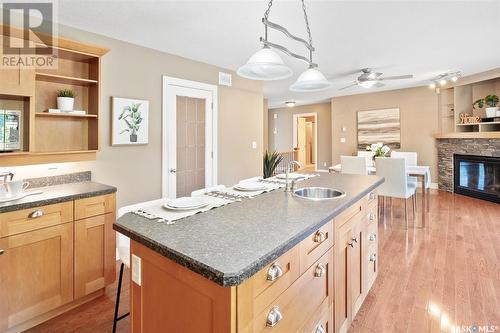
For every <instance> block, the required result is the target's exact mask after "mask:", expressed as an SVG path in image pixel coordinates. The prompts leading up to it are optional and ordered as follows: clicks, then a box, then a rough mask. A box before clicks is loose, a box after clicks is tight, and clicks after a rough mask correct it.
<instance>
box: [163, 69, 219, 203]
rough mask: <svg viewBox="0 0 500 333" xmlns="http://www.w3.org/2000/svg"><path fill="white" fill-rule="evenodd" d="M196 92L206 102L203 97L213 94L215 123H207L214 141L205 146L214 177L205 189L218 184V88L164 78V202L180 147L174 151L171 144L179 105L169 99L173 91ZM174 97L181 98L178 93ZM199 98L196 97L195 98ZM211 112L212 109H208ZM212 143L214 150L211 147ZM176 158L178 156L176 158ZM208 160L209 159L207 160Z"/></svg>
mask: <svg viewBox="0 0 500 333" xmlns="http://www.w3.org/2000/svg"><path fill="white" fill-rule="evenodd" d="M176 88H177V89H178V90H182V89H194V90H199V91H200V98H203V97H205V96H203V93H204V94H205V95H206V93H207V92H209V93H211V94H212V105H211V108H212V110H211V111H212V117H211V118H212V119H211V121H207V120H208V119H207V118H205V126H206V128H205V138H210V140H208V141H209V142H206V143H205V147H206V148H205V166H206V170H205V175H209V176H210V177H205V186H206V187H210V186H215V185H216V184H217V170H218V168H217V156H218V151H217V133H218V131H217V119H218V113H217V110H218V97H217V86H216V85H213V84H208V83H202V82H197V81H190V80H184V79H179V78H175V77H170V76H165V75H163V76H162V158H161V161H162V170H161V173H162V198H166V197H168V192H169V190H170V189H171V184H169V180H168V172H169V169H170V167H169V163H171V162H170V160H171V156H172V155H171V153H172V152H173V153H174V154H176V149H177V147H174V145H173V143H172V142H169V138H168V136H169V133H170V131H172V130H175V129H176V126H177V122H176V111H177V110H176V109H175V108H174V107H173V106H174V105H175V100H171V98H169V97H170V96H172V95H170V94H169V92H170V91H171V90H170V89H176ZM173 96H177V95H176V94H175V93H174V95H173ZM192 97H196V96H192ZM207 108H208V105H207ZM207 143H210V144H211V147H210V146H209V145H208V144H207ZM207 148H211V153H208V152H207V150H208V149H207ZM174 156H175V155H174ZM207 157H208V158H207ZM174 160H175V158H174ZM210 160H211V161H212V163H207V161H210Z"/></svg>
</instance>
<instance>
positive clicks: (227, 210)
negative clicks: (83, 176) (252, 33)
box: [113, 173, 384, 287]
mask: <svg viewBox="0 0 500 333" xmlns="http://www.w3.org/2000/svg"><path fill="white" fill-rule="evenodd" d="M383 181H384V180H383V178H380V177H377V176H360V175H348V174H327V173H324V174H322V175H321V176H319V177H314V178H310V179H308V180H305V181H301V182H298V183H297V188H301V187H307V186H323V187H333V188H337V189H341V190H343V191H345V192H346V196H345V197H343V198H340V199H334V200H324V201H312V200H307V199H303V198H298V197H295V196H292V195H291V194H290V193H285V192H284V191H283V189H278V190H276V191H273V192H269V193H265V194H262V195H259V196H257V197H255V198H254V199H244V200H243V201H242V202H236V203H232V204H229V205H227V206H224V207H220V208H216V209H213V210H210V211H207V212H204V213H201V214H197V215H194V216H191V217H188V218H185V219H182V220H178V221H176V223H175V224H173V225H167V224H164V223H158V222H153V221H150V220H147V219H145V218H143V217H140V216H138V215H135V214H132V213H128V214H125V215H123V216H122V217H120V218H119V219H118V220H117V221H116V223H115V224H114V226H113V227H114V229H115V230H117V231H118V232H120V233H122V234H124V235H126V236H128V237H130V238H131V239H133V240H135V241H137V242H139V243H141V244H143V245H145V246H147V247H149V248H151V249H152V250H154V251H156V252H158V253H159V254H161V255H163V256H165V257H167V258H169V259H171V260H174V261H175V262H177V263H179V264H180V265H182V266H185V267H187V268H189V269H190V270H192V271H194V272H196V273H198V274H201V275H203V276H204V277H206V278H208V279H210V280H212V281H214V282H215V283H217V284H219V285H221V286H224V287H229V286H236V285H239V284H241V283H242V282H243V281H244V280H246V279H248V278H249V277H251V276H252V275H253V274H255V273H256V272H258V271H259V270H260V269H261V268H263V267H264V266H266V265H267V264H269V263H271V262H272V261H273V260H275V259H276V258H277V257H279V256H280V255H282V254H283V253H285V252H286V251H287V250H289V249H291V248H292V247H293V246H295V245H297V244H298V243H299V242H300V241H302V240H303V239H305V238H306V237H307V236H308V235H310V234H311V233H312V232H314V230H315V229H317V228H318V227H320V226H322V225H324V224H325V223H327V222H328V221H330V220H331V219H332V218H334V217H335V216H337V215H338V214H339V213H341V212H342V211H343V210H345V209H346V208H347V207H349V206H351V205H352V204H354V203H355V202H356V201H358V200H360V199H361V198H362V197H363V196H365V195H367V194H368V193H369V192H370V191H371V190H373V189H374V188H376V187H377V186H379V185H380V184H382V183H383Z"/></svg>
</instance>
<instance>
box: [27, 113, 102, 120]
mask: <svg viewBox="0 0 500 333" xmlns="http://www.w3.org/2000/svg"><path fill="white" fill-rule="evenodd" d="M35 116H36V117H54V118H84V119H85V118H97V115H95V114H72V113H48V112H36V113H35Z"/></svg>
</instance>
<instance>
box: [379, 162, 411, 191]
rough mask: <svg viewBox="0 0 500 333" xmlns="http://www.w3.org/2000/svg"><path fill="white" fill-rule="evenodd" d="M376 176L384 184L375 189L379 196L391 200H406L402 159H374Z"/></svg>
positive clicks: (404, 172)
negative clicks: (390, 198) (381, 178)
mask: <svg viewBox="0 0 500 333" xmlns="http://www.w3.org/2000/svg"><path fill="white" fill-rule="evenodd" d="M375 166H376V168H377V176H379V177H384V178H385V182H384V183H383V184H382V185H380V186H379V187H378V189H377V192H378V194H379V195H383V196H388V197H393V198H405V199H406V198H408V197H409V195H408V192H409V191H408V184H407V177H406V164H405V159H404V158H386V157H376V158H375Z"/></svg>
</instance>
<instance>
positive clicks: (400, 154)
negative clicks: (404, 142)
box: [391, 150, 418, 186]
mask: <svg viewBox="0 0 500 333" xmlns="http://www.w3.org/2000/svg"><path fill="white" fill-rule="evenodd" d="M391 157H393V158H404V159H405V164H406V166H407V167H409V166H417V157H418V155H417V153H416V152H410V151H394V150H393V151H391ZM408 182H409V183H412V184H414V185H415V186H417V183H418V179H417V177H408Z"/></svg>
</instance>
